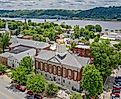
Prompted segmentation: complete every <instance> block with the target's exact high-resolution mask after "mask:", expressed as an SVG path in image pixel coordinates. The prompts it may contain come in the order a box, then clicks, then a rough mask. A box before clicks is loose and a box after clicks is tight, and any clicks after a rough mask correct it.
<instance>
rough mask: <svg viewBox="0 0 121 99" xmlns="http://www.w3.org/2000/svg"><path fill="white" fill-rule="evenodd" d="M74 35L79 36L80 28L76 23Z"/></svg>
mask: <svg viewBox="0 0 121 99" xmlns="http://www.w3.org/2000/svg"><path fill="white" fill-rule="evenodd" d="M74 37H75V38H79V37H80V28H79V26H78V25H76V26H74Z"/></svg>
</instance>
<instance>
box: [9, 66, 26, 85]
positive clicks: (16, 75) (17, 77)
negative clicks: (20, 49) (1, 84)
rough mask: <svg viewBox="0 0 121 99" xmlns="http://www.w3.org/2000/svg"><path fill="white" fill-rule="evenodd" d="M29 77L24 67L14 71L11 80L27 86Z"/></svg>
mask: <svg viewBox="0 0 121 99" xmlns="http://www.w3.org/2000/svg"><path fill="white" fill-rule="evenodd" d="M27 75H28V73H27V72H26V68H25V67H23V66H19V67H17V68H16V69H14V70H12V75H11V78H12V79H13V80H14V81H17V83H18V84H24V85H25V84H26V81H27Z"/></svg>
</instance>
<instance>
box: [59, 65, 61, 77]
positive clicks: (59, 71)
mask: <svg viewBox="0 0 121 99" xmlns="http://www.w3.org/2000/svg"><path fill="white" fill-rule="evenodd" d="M60 75H61V68H60V67H58V76H60Z"/></svg>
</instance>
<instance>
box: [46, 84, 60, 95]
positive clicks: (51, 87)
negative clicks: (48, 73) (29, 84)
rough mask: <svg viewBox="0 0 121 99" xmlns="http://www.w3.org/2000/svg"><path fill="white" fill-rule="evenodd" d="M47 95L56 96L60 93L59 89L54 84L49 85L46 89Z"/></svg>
mask: <svg viewBox="0 0 121 99" xmlns="http://www.w3.org/2000/svg"><path fill="white" fill-rule="evenodd" d="M46 91H47V94H48V95H50V96H53V95H56V94H57V92H58V91H59V88H58V86H57V85H55V84H54V83H49V84H48V85H47V88H46Z"/></svg>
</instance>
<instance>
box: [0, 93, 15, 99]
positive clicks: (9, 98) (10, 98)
mask: <svg viewBox="0 0 121 99" xmlns="http://www.w3.org/2000/svg"><path fill="white" fill-rule="evenodd" d="M0 94H1V95H3V96H5V97H6V98H8V99H13V98H12V97H10V96H8V95H6V94H4V93H2V92H1V91H0Z"/></svg>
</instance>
